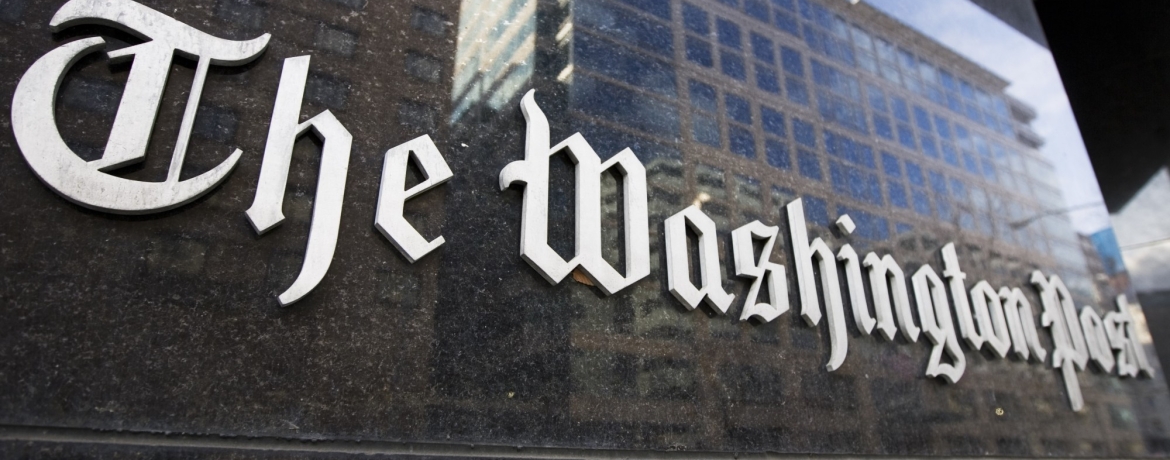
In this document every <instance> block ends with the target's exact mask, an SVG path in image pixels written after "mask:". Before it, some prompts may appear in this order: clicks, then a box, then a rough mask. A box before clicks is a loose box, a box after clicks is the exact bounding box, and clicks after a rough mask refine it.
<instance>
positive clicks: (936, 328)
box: [911, 265, 967, 383]
mask: <svg viewBox="0 0 1170 460" xmlns="http://www.w3.org/2000/svg"><path fill="white" fill-rule="evenodd" d="M911 283H912V284H913V285H914V298H915V300H917V302H918V317H919V318H920V319H921V320H922V329H923V331H925V332H926V337H927V338H929V339H930V343H932V344H934V348H932V349H931V351H930V362H929V363H928V364H927V366H926V376H927V377H942V378H943V380H946V381H947V382H948V383H955V382H958V381H959V378H961V377H963V372H964V371H965V370H966V369H967V357H966V356H964V355H963V349H961V348H959V339H958V338H957V337H956V336H955V326H954V323H953V322H952V321H951V307H950V302H948V301H947V291H946V288H945V287H944V286H943V282H942V279H940V278H939V277H938V274H936V273H935V272H934V269H933V268H930V265H923V266H922V268H919V269H918V271H917V272H915V273H914V276H912V277H911ZM944 351H946V353H947V356H949V357H950V358H951V364H945V363H943V362H942V354H943V352H944Z"/></svg>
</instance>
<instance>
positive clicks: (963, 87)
mask: <svg viewBox="0 0 1170 460" xmlns="http://www.w3.org/2000/svg"><path fill="white" fill-rule="evenodd" d="M959 94H962V95H963V97H965V98H967V99H975V89H974V88H972V87H971V83H969V82H968V81H967V80H964V79H962V78H960V79H959Z"/></svg>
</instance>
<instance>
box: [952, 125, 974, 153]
mask: <svg viewBox="0 0 1170 460" xmlns="http://www.w3.org/2000/svg"><path fill="white" fill-rule="evenodd" d="M955 142H958V143H959V147H962V148H964V149H970V148H971V135H970V134H969V133H968V132H967V128H965V127H963V125H960V124H958V123H955Z"/></svg>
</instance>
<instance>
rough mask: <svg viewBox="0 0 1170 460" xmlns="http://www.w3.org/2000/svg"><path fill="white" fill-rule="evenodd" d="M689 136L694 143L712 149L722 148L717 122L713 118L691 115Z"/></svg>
mask: <svg viewBox="0 0 1170 460" xmlns="http://www.w3.org/2000/svg"><path fill="white" fill-rule="evenodd" d="M691 119H692V126H691V135H692V136H693V137H694V139H695V140H696V141H699V142H701V143H704V144H707V145H710V146H712V147H722V145H721V144H722V142H721V141H720V139H719V137H720V136H719V122H718V121H716V120H715V118H714V117H709V116H706V115H702V114H698V113H696V114H693V115H691Z"/></svg>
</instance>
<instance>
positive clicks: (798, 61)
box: [780, 46, 804, 77]
mask: <svg viewBox="0 0 1170 460" xmlns="http://www.w3.org/2000/svg"><path fill="white" fill-rule="evenodd" d="M780 60H781V61H782V62H781V63H782V64H783V65H784V71H785V72H788V73H790V74H795V75H800V76H802V77H803V76H804V60H803V57H802V56H801V55H800V51H797V50H794V49H792V48H789V47H787V46H781V47H780Z"/></svg>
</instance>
